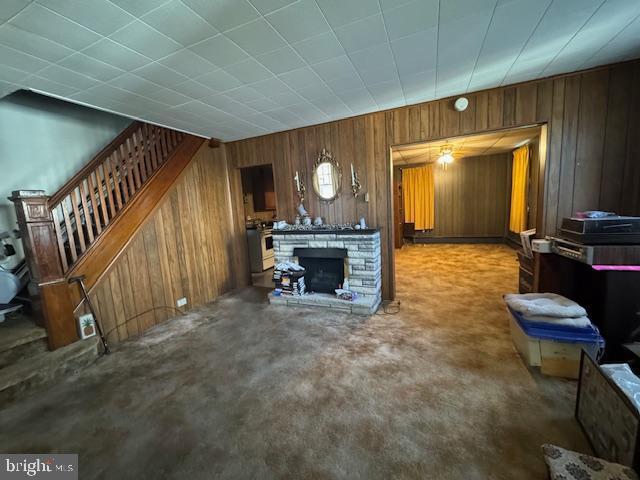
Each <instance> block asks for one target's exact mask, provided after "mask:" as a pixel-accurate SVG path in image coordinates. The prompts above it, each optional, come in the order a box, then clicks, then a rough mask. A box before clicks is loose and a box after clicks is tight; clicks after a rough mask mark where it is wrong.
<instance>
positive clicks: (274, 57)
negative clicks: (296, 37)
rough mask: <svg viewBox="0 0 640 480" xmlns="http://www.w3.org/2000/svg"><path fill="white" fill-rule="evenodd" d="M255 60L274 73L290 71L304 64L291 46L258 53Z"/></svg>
mask: <svg viewBox="0 0 640 480" xmlns="http://www.w3.org/2000/svg"><path fill="white" fill-rule="evenodd" d="M256 60H258V61H259V62H260V63H261V64H262V65H264V66H265V67H266V68H268V69H269V70H270V71H271V72H273V73H274V74H276V75H279V74H281V73H285V72H290V71H291V70H296V69H298V68H302V67H304V66H305V65H306V63H305V62H304V60H302V59H301V58H300V56H299V55H298V54H297V53H296V52H295V51H294V50H293V49H292V48H291V47H284V48H281V49H279V50H276V51H274V52H269V53H265V54H264V55H259V56H257V57H256Z"/></svg>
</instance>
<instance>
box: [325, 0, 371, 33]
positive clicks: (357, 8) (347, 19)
mask: <svg viewBox="0 0 640 480" xmlns="http://www.w3.org/2000/svg"><path fill="white" fill-rule="evenodd" d="M317 3H318V6H319V7H320V10H322V13H324V15H325V17H327V21H328V22H329V25H331V26H332V27H333V28H339V27H342V26H343V25H346V24H347V23H351V22H355V21H356V20H360V19H362V18H364V17H368V16H370V15H375V14H376V13H380V5H379V4H378V0H349V1H347V2H345V1H344V0H317Z"/></svg>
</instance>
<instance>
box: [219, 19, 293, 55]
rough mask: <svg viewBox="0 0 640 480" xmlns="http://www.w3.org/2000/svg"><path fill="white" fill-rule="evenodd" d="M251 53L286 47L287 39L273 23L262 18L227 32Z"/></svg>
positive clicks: (256, 53) (261, 52) (255, 53)
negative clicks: (276, 29)
mask: <svg viewBox="0 0 640 480" xmlns="http://www.w3.org/2000/svg"><path fill="white" fill-rule="evenodd" d="M225 35H226V36H227V37H229V38H230V39H231V40H233V41H234V42H235V43H236V44H237V45H238V46H239V47H240V48H242V49H243V50H245V51H246V52H248V53H249V54H250V55H254V56H256V55H260V54H263V53H267V52H272V51H274V50H278V49H279V48H282V47H284V46H285V45H286V44H285V41H284V40H283V39H282V37H281V36H280V35H279V34H278V32H276V31H275V30H274V29H273V27H271V25H269V24H268V23H267V22H266V21H265V20H264V19H262V18H260V19H258V20H254V21H253V22H250V23H247V24H245V25H242V26H240V27H237V28H234V29H233V30H229V31H228V32H226V33H225Z"/></svg>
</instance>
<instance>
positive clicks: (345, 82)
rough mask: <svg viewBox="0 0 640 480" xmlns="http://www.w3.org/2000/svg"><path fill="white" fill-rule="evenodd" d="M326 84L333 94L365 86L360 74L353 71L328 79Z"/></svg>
mask: <svg viewBox="0 0 640 480" xmlns="http://www.w3.org/2000/svg"><path fill="white" fill-rule="evenodd" d="M327 85H328V87H329V88H330V89H331V90H332V91H333V92H334V93H335V94H340V93H343V92H348V91H351V90H358V89H362V88H365V85H364V83H363V81H362V79H361V78H360V75H359V74H358V73H357V72H355V71H354V72H353V73H349V74H346V75H342V76H340V77H337V78H334V79H332V80H328V81H327Z"/></svg>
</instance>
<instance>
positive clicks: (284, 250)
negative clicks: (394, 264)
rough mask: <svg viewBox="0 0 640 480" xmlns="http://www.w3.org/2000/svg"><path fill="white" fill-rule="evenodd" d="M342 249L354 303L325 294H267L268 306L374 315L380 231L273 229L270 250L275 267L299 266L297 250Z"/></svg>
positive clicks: (379, 279) (379, 270) (379, 274)
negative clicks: (295, 264)
mask: <svg viewBox="0 0 640 480" xmlns="http://www.w3.org/2000/svg"><path fill="white" fill-rule="evenodd" d="M304 248H309V249H332V250H335V249H344V250H346V252H347V255H346V258H345V269H346V271H347V272H348V279H349V289H350V290H351V291H353V292H356V293H357V294H358V298H357V300H355V301H347V300H339V299H337V298H336V297H335V296H334V295H331V294H326V293H309V294H305V295H291V296H280V297H278V296H275V295H273V293H272V294H270V295H269V300H270V302H271V303H274V304H280V305H290V306H296V305H297V306H301V305H309V306H316V307H325V308H338V309H341V310H346V311H350V312H352V313H357V314H366V315H369V314H372V313H375V311H376V310H377V308H378V306H379V305H380V302H381V299H382V288H381V287H382V260H381V256H380V230H379V229H373V228H372V229H362V230H324V229H322V228H317V229H316V228H314V229H309V230H302V229H300V230H298V229H290V230H274V231H273V250H274V254H275V262H276V264H278V263H282V262H294V263H298V258H297V256H296V255H295V252H296V249H304Z"/></svg>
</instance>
